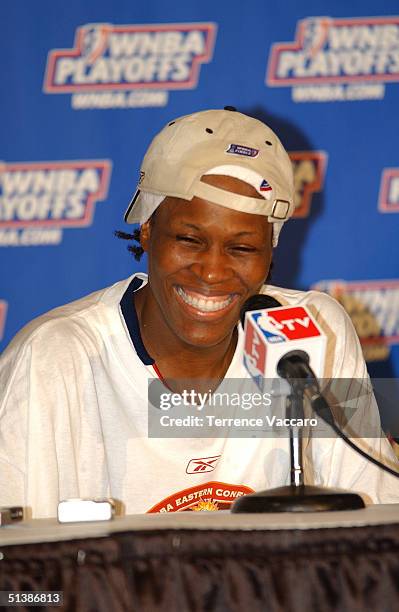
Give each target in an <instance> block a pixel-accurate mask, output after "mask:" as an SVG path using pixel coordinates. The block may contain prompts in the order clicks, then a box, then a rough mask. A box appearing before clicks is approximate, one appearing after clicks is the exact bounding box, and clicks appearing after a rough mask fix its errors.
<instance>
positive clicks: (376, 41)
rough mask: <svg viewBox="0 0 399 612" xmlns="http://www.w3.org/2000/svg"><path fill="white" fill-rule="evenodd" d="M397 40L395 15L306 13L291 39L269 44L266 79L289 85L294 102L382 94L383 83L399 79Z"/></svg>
mask: <svg viewBox="0 0 399 612" xmlns="http://www.w3.org/2000/svg"><path fill="white" fill-rule="evenodd" d="M398 40H399V17H361V18H348V19H332V18H330V17H309V18H307V19H303V20H301V21H299V22H298V26H297V32H296V37H295V41H294V42H287V43H280V42H279V43H275V44H274V45H273V47H272V49H271V53H270V57H269V63H268V69H267V76H266V83H267V84H268V85H270V86H272V87H287V86H294V87H295V89H294V90H293V99H294V101H295V102H305V101H308V100H315V101H317V100H318V101H324V100H362V99H372V98H383V97H384V92H385V90H384V85H383V83H387V82H394V81H399V58H398V52H397V49H398ZM371 83H372V84H371ZM377 83H378V84H379V85H378V86H377V85H376V84H377ZM298 85H313V86H314V85H318V86H320V85H323V86H324V87H323V88H319V89H317V88H314V87H312V88H309V89H307V88H304V87H300V88H297V87H296V86H298Z"/></svg>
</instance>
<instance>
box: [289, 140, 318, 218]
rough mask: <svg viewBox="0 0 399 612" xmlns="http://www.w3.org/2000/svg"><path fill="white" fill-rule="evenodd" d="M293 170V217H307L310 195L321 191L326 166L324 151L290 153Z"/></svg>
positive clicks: (310, 200)
mask: <svg viewBox="0 0 399 612" xmlns="http://www.w3.org/2000/svg"><path fill="white" fill-rule="evenodd" d="M289 156H290V159H291V162H292V165H293V169H294V189H295V192H294V204H295V211H294V217H307V216H308V215H309V213H310V206H311V202H312V195H313V194H314V193H318V192H319V191H321V190H322V189H323V185H324V176H325V171H326V165H327V154H326V153H324V151H291V152H289Z"/></svg>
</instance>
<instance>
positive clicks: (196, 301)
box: [176, 287, 233, 312]
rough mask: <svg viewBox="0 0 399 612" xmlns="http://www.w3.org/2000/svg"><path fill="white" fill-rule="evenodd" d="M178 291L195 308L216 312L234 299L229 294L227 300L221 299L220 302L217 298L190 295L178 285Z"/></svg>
mask: <svg viewBox="0 0 399 612" xmlns="http://www.w3.org/2000/svg"><path fill="white" fill-rule="evenodd" d="M176 291H177V293H178V294H179V295H180V297H181V298H182V299H183V300H184V301H185V302H186V304H189V305H190V306H193V307H194V308H197V309H198V310H202V311H204V312H215V311H216V310H222V308H225V307H226V306H227V305H228V304H230V302H231V301H232V299H233V298H232V297H231V296H229V297H228V298H227V299H226V300H221V301H220V302H217V301H216V300H215V298H212V299H208V298H204V297H201V298H196V297H193V296H191V295H188V294H187V293H186V292H185V291H184V289H182V288H181V287H177V289H176Z"/></svg>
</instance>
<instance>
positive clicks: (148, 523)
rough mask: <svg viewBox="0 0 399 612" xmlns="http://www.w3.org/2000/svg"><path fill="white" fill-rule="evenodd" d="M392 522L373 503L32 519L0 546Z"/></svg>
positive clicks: (391, 509) (3, 532) (394, 513)
mask: <svg viewBox="0 0 399 612" xmlns="http://www.w3.org/2000/svg"><path fill="white" fill-rule="evenodd" d="M393 523H398V524H399V504H384V505H382V504H381V505H373V506H367V507H366V508H364V509H362V510H345V511H338V512H309V513H292V512H291V513H284V512H283V513H273V514H272V513H270V514H231V513H230V512H229V511H225V512H224V511H219V512H174V513H161V514H135V515H131V516H124V517H116V518H114V519H113V520H111V521H95V522H87V523H68V524H65V523H64V524H60V523H58V521H57V519H36V520H30V521H23V522H16V523H13V524H12V525H4V526H3V527H1V528H0V546H10V545H14V544H33V543H38V542H57V541H62V540H76V539H81V538H99V537H106V536H108V535H110V534H111V533H115V532H123V531H154V530H158V529H159V530H165V529H199V530H201V529H215V530H231V531H237V530H238V531H239V530H243V531H253V530H259V531H268V530H277V529H283V530H295V529H322V528H336V527H344V528H345V527H346V528H350V527H362V526H364V525H384V524H393Z"/></svg>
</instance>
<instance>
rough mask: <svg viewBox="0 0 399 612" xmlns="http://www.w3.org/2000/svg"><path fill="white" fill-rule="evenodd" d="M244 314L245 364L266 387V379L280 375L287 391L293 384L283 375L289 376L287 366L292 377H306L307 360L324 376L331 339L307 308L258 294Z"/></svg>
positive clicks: (281, 386)
mask: <svg viewBox="0 0 399 612" xmlns="http://www.w3.org/2000/svg"><path fill="white" fill-rule="evenodd" d="M240 316H241V323H242V324H244V365H245V367H246V369H247V370H248V372H249V373H250V375H251V377H252V379H253V380H254V381H255V383H256V384H257V385H258V386H259V387H261V388H263V386H264V384H265V383H264V379H270V380H273V379H274V380H276V379H279V382H280V388H281V390H283V391H281V394H282V395H287V394H288V393H289V387H288V385H287V384H285V385H284V384H283V381H282V379H286V378H288V376H284V375H283V373H284V372H285V371H286V370H287V372H288V371H289V372H291V378H303V375H304V372H305V370H306V366H305V364H309V366H310V367H311V371H313V372H314V373H315V375H316V376H317V377H319V378H321V377H322V376H323V373H324V361H325V354H326V342H327V339H326V337H325V335H324V333H323V332H322V330H321V328H320V327H319V325H318V324H317V322H316V321H315V319H314V318H313V316H312V314H311V313H310V311H309V310H308V309H307V308H305V307H303V306H282V305H281V304H280V303H279V302H278V301H277V300H276V299H275V298H273V297H271V296H268V295H254V296H252V297H250V298H249V299H248V300H247V301H246V302H245V304H244V305H243V307H242V309H241V315H240ZM301 364H302V366H304V367H302V369H301V367H300V366H301ZM295 374H297V376H295ZM280 377H281V378H280ZM274 391H275V389H274Z"/></svg>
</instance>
